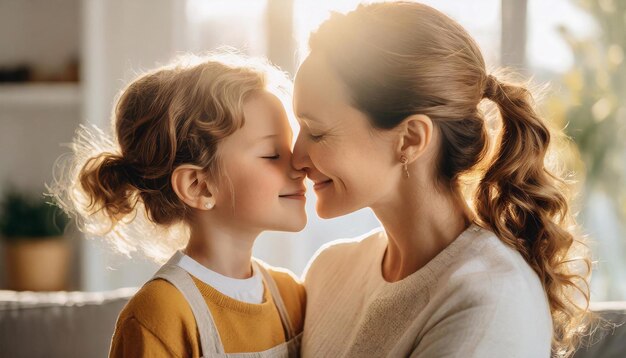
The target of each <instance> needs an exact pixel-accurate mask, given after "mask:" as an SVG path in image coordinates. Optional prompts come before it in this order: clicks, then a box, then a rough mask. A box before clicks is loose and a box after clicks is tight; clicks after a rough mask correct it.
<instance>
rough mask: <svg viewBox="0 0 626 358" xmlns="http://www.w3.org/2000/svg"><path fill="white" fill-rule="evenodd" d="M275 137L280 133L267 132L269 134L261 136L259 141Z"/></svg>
mask: <svg viewBox="0 0 626 358" xmlns="http://www.w3.org/2000/svg"><path fill="white" fill-rule="evenodd" d="M274 137H278V134H267V135H264V136H262V137H259V138H258V140H257V141H258V142H261V141H264V140H267V139H270V138H274Z"/></svg>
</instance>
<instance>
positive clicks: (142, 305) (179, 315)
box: [117, 279, 195, 335]
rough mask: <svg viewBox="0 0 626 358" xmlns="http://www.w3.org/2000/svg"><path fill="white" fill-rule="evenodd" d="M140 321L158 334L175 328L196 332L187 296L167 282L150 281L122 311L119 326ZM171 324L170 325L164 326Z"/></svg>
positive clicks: (160, 280)
mask: <svg viewBox="0 0 626 358" xmlns="http://www.w3.org/2000/svg"><path fill="white" fill-rule="evenodd" d="M128 319H136V320H137V321H138V322H139V323H140V324H141V325H143V326H144V327H146V328H147V329H149V330H151V331H152V332H153V333H155V334H157V335H158V333H159V331H161V330H163V329H164V328H165V327H168V326H169V327H168V329H167V330H168V331H171V329H172V326H171V325H180V327H178V328H180V329H181V330H185V329H194V322H195V320H194V316H193V312H192V311H191V307H190V306H189V303H188V302H187V300H186V299H185V297H184V296H183V294H182V293H181V292H180V291H179V290H178V289H177V288H176V287H175V286H174V285H172V284H171V283H169V282H168V281H166V280H163V279H153V280H150V281H148V282H146V283H145V284H144V285H143V286H142V287H141V288H140V289H139V290H138V291H137V293H136V294H135V295H134V296H133V297H132V298H131V299H130V300H129V301H128V303H127V304H126V306H124V308H123V309H122V311H121V312H120V315H119V317H118V321H117V325H118V326H119V325H122V324H124V322H125V321H126V320H128ZM165 322H167V324H164V323H165Z"/></svg>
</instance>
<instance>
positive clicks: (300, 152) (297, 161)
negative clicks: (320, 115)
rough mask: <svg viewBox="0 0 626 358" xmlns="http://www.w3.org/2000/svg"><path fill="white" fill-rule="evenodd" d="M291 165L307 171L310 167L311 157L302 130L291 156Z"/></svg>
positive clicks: (296, 168)
mask: <svg viewBox="0 0 626 358" xmlns="http://www.w3.org/2000/svg"><path fill="white" fill-rule="evenodd" d="M291 166H292V167H293V168H294V169H295V170H298V171H302V172H305V173H306V171H307V169H308V168H310V159H309V155H308V153H307V148H306V144H305V141H304V140H303V137H302V132H300V133H299V134H298V138H297V139H296V144H294V146H293V155H292V156H291Z"/></svg>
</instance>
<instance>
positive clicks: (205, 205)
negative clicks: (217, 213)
mask: <svg viewBox="0 0 626 358" xmlns="http://www.w3.org/2000/svg"><path fill="white" fill-rule="evenodd" d="M214 206H215V204H214V203H212V202H210V201H207V202H206V203H205V204H204V207H205V208H207V209H209V210H211V209H213V207H214Z"/></svg>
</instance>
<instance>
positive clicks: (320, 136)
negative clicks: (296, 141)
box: [309, 133, 324, 142]
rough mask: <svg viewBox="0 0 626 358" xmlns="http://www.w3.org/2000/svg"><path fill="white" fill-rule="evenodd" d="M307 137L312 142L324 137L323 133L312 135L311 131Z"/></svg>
mask: <svg viewBox="0 0 626 358" xmlns="http://www.w3.org/2000/svg"><path fill="white" fill-rule="evenodd" d="M309 138H311V140H312V141H314V142H319V141H320V140H322V138H324V135H323V134H320V135H314V134H312V133H309Z"/></svg>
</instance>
